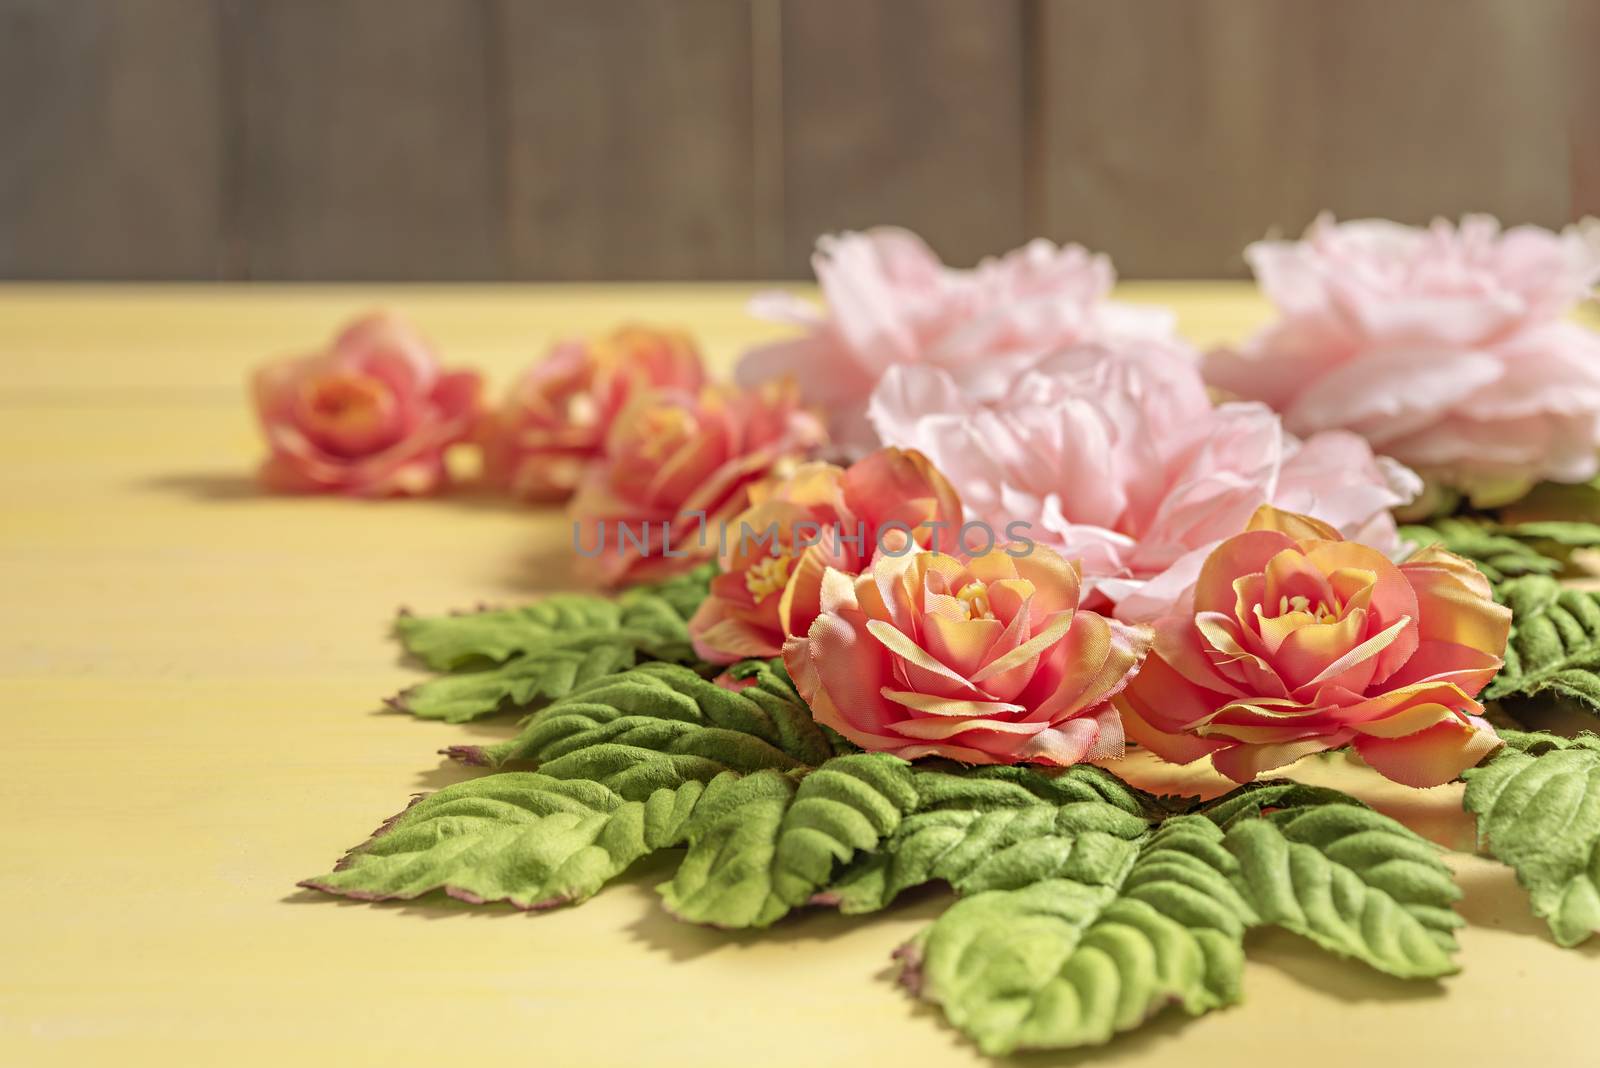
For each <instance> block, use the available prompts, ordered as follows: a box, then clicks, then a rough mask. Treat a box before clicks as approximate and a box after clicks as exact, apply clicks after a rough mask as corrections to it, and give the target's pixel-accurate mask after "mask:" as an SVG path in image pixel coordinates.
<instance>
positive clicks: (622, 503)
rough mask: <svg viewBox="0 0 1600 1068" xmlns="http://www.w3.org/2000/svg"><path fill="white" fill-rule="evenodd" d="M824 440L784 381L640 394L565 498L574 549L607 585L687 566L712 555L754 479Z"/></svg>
mask: <svg viewBox="0 0 1600 1068" xmlns="http://www.w3.org/2000/svg"><path fill="white" fill-rule="evenodd" d="M825 437H826V435H825V433H824V432H823V429H822V424H821V421H820V420H818V419H817V417H816V416H815V415H813V414H812V413H811V412H809V411H807V410H806V409H804V408H802V407H800V403H799V399H798V396H797V391H796V390H795V388H794V387H793V385H792V384H791V383H784V382H771V383H768V384H767V385H766V386H764V387H762V388H761V389H758V390H752V391H747V392H742V391H739V390H736V389H732V388H723V387H706V388H705V389H702V390H700V391H699V392H697V393H696V392H689V391H684V390H653V391H645V392H639V393H637V394H635V396H634V397H633V399H632V400H631V401H630V402H629V403H628V405H627V407H625V408H624V409H623V410H622V411H621V412H620V413H619V414H618V416H617V418H616V420H615V421H614V422H613V423H612V426H611V432H610V433H609V434H607V435H606V446H605V456H604V458H603V459H602V460H601V461H600V462H598V463H596V464H594V465H591V466H590V468H589V469H588V471H587V472H586V473H585V474H584V476H583V479H582V480H581V481H580V483H579V485H578V491H577V493H576V494H575V495H574V496H573V498H572V503H571V505H570V510H571V513H572V517H573V542H574V548H576V549H577V551H578V554H579V555H580V556H581V557H583V558H584V561H585V563H586V565H587V566H588V568H589V569H590V570H591V571H592V572H593V574H594V577H595V578H597V579H598V580H599V581H601V582H603V583H605V584H606V585H613V586H614V585H619V584H621V583H624V582H644V581H649V580H652V579H658V578H662V577H664V576H667V575H671V574H674V573H677V572H680V571H684V570H687V569H688V568H691V567H693V566H694V565H695V564H697V563H700V562H703V561H705V560H709V559H711V558H712V557H713V556H715V555H716V552H717V531H718V530H720V529H722V528H723V527H724V526H725V525H726V524H727V522H728V520H730V519H732V518H733V517H734V516H736V515H738V514H739V513H740V512H742V511H744V509H745V508H746V507H748V505H749V503H750V487H751V486H752V485H754V484H755V483H757V482H759V481H761V480H762V479H765V478H767V477H769V476H771V475H773V474H774V473H782V472H783V471H785V470H786V469H788V468H792V467H793V466H795V465H797V464H798V463H799V462H800V461H802V460H804V459H807V458H809V456H810V454H811V453H812V452H814V451H815V450H816V449H817V448H818V447H819V446H820V445H821V444H822V442H823V441H824V440H825Z"/></svg>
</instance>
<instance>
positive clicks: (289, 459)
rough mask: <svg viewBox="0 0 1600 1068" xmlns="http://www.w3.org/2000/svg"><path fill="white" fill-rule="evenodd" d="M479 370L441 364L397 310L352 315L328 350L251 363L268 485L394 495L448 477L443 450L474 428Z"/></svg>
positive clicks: (425, 488) (423, 489) (422, 489)
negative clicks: (257, 365)
mask: <svg viewBox="0 0 1600 1068" xmlns="http://www.w3.org/2000/svg"><path fill="white" fill-rule="evenodd" d="M479 386H480V382H479V379H478V376H477V375H476V374H475V373H473V372H470V371H451V372H446V371H443V370H441V369H440V368H439V361H438V359H437V357H436V356H435V355H434V352H433V349H432V348H431V347H430V346H429V345H428V343H427V341H425V340H424V339H423V338H422V336H421V335H420V334H418V333H417V332H416V331H415V330H414V329H413V328H412V327H411V326H410V325H409V324H408V323H406V322H405V321H404V320H403V319H401V318H400V317H399V316H397V315H393V314H388V313H376V314H372V315H368V316H365V317H363V318H361V319H358V320H356V321H355V322H354V323H352V324H350V326H348V327H346V328H345V330H344V331H343V332H342V333H340V334H339V336H338V337H337V338H335V339H334V341H333V343H332V344H331V345H330V346H329V347H328V348H327V349H325V350H323V351H321V352H318V353H315V354H313V355H310V356H304V357H299V358H291V359H287V360H280V361H277V362H275V363H271V364H268V365H267V366H265V367H263V368H261V369H260V370H258V371H257V372H256V374H255V380H254V392H255V405H256V414H257V416H258V417H259V419H260V420H261V428H262V430H263V432H264V433H265V434H266V438H267V444H268V446H269V447H270V448H271V450H272V453H271V455H270V456H269V457H268V458H267V460H266V461H265V463H263V465H262V467H261V480H262V482H263V484H265V485H266V486H267V487H268V488H269V489H273V490H277V491H280V492H285V493H343V494H348V495H351V496H358V497H395V496H407V495H414V494H423V493H430V492H432V491H434V490H436V489H438V488H439V487H440V486H441V485H442V484H443V483H444V482H445V481H446V480H447V477H448V474H447V472H446V469H445V463H444V454H445V450H446V449H447V448H448V447H449V446H451V445H453V444H455V443H456V442H459V441H462V440H464V439H465V438H467V437H468V436H469V434H470V433H471V431H472V426H473V422H474V420H475V419H476V418H477V411H478V393H479Z"/></svg>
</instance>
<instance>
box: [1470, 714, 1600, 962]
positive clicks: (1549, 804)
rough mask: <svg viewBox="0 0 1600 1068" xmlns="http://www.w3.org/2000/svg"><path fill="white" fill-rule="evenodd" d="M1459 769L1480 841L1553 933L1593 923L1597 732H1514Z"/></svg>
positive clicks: (1599, 834)
mask: <svg viewBox="0 0 1600 1068" xmlns="http://www.w3.org/2000/svg"><path fill="white" fill-rule="evenodd" d="M1463 777H1464V778H1465V779H1466V780H1467V790H1466V796H1465V798H1464V801H1463V803H1464V805H1465V806H1466V809H1467V811H1468V812H1471V813H1473V814H1474V815H1476V816H1477V818H1478V846H1479V848H1480V849H1483V850H1485V851H1486V852H1488V853H1489V854H1490V855H1491V856H1493V857H1495V858H1497V859H1499V860H1501V861H1503V862H1505V863H1506V864H1509V865H1511V867H1512V868H1514V869H1515V870H1516V873H1517V881H1518V882H1520V883H1521V884H1522V885H1523V886H1524V887H1525V888H1526V889H1527V891H1528V894H1529V897H1530V898H1531V899H1532V902H1533V912H1534V915H1536V916H1541V917H1543V918H1544V919H1545V920H1546V921H1547V922H1548V923H1549V924H1550V931H1551V934H1552V935H1553V936H1554V937H1555V940H1556V941H1557V942H1558V943H1560V944H1561V945H1563V946H1575V945H1577V944H1578V943H1580V942H1583V941H1584V940H1586V939H1587V938H1588V937H1589V936H1590V935H1591V934H1593V933H1595V932H1596V931H1600V739H1597V738H1596V737H1595V736H1594V735H1592V734H1584V735H1580V736H1579V737H1578V738H1577V739H1574V740H1572V741H1570V742H1563V740H1560V739H1556V738H1554V737H1553V736H1550V735H1543V736H1532V735H1518V736H1517V737H1516V739H1515V741H1512V740H1509V739H1508V745H1507V747H1506V748H1505V749H1503V750H1501V751H1500V753H1499V754H1498V755H1497V756H1495V757H1494V758H1493V759H1492V760H1490V761H1488V762H1487V763H1486V764H1482V765H1480V766H1478V767H1476V768H1471V769H1469V770H1468V771H1467V772H1465V773H1464V775H1463Z"/></svg>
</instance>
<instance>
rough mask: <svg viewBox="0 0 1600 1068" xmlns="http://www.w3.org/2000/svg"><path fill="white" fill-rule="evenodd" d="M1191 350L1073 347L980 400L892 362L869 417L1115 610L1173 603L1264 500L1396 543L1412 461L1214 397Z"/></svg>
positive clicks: (941, 374)
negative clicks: (1306, 434)
mask: <svg viewBox="0 0 1600 1068" xmlns="http://www.w3.org/2000/svg"><path fill="white" fill-rule="evenodd" d="M1197 360H1198V356H1197V354H1196V353H1194V351H1193V350H1192V349H1189V348H1187V347H1186V346H1183V345H1181V344H1180V343H1178V342H1176V341H1157V340H1152V339H1122V340H1118V341H1116V342H1104V343H1098V344H1089V345H1079V346H1075V347H1072V348H1069V349H1065V350H1063V351H1060V352H1058V353H1056V354H1054V355H1053V356H1050V357H1048V358H1046V359H1044V360H1041V361H1039V362H1038V363H1037V364H1036V365H1035V366H1034V367H1033V368H1031V369H1030V370H1029V371H1027V372H1026V373H1024V374H1023V375H1021V376H1020V377H1019V378H1018V380H1017V381H1016V383H1015V384H1014V386H1013V388H1012V390H1011V392H1010V393H1009V394H1008V395H1007V396H1006V397H1004V398H1003V399H999V400H992V401H989V402H984V401H982V400H980V399H978V398H976V397H974V396H972V395H970V394H969V393H968V392H967V391H965V390H963V389H962V388H961V386H960V384H959V382H958V381H957V380H956V379H955V378H954V377H953V376H952V375H950V374H949V373H947V372H945V371H943V370H940V369H937V368H933V367H927V366H912V365H908V366H903V367H896V368H892V369H891V370H890V371H889V372H888V374H887V375H886V376H885V377H884V381H883V383H882V384H881V385H880V386H879V388H878V389H877V390H876V391H875V392H874V394H873V398H872V405H871V418H872V422H873V425H874V426H875V427H876V428H877V431H878V433H879V435H880V436H881V437H882V438H883V440H884V441H886V442H888V443H890V444H893V445H898V446H900V447H902V448H914V449H918V450H920V451H922V452H923V453H925V454H927V456H928V457H929V459H930V460H932V462H933V463H934V465H935V466H937V467H938V468H939V469H940V470H941V471H943V472H944V473H945V475H946V476H947V477H948V478H949V479H950V481H951V484H952V485H954V486H955V488H956V491H957V492H958V493H959V494H960V495H961V499H962V501H963V502H964V504H965V505H966V508H967V512H968V514H969V516H971V517H973V518H977V519H982V520H984V521H985V522H987V523H989V524H990V525H991V526H993V527H995V528H996V529H1006V530H1008V531H1010V532H1011V534H1012V536H1013V537H1026V538H1027V539H1029V540H1035V541H1039V542H1042V543H1043V544H1046V545H1049V546H1051V547H1053V548H1055V549H1056V550H1058V551H1059V552H1060V553H1061V554H1062V555H1064V556H1067V557H1069V558H1071V559H1075V560H1079V561H1080V562H1081V563H1082V567H1083V573H1084V575H1085V578H1086V580H1087V582H1088V586H1089V588H1090V589H1091V590H1093V591H1094V592H1095V593H1096V594H1098V595H1100V596H1102V597H1104V598H1106V599H1107V600H1109V601H1110V602H1112V603H1113V604H1115V605H1116V606H1117V615H1118V617H1119V618H1122V619H1126V620H1147V619H1151V618H1154V617H1155V616H1158V615H1162V614H1164V613H1166V612H1167V611H1169V610H1170V609H1171V608H1172V606H1173V604H1174V603H1175V602H1176V601H1177V599H1178V598H1179V597H1180V596H1181V595H1182V594H1183V592H1184V590H1186V589H1187V588H1188V587H1189V586H1190V585H1191V584H1192V583H1193V581H1194V578H1195V576H1196V575H1197V574H1198V573H1199V569H1200V564H1201V562H1202V561H1203V560H1204V559H1205V556H1206V554H1207V553H1209V552H1210V551H1211V549H1212V548H1213V547H1214V546H1215V545H1216V544H1217V543H1218V542H1220V541H1221V540H1222V539H1223V538H1225V537H1227V536H1229V535H1231V534H1233V533H1236V532H1237V531H1238V530H1240V529H1241V528H1242V527H1243V526H1244V524H1245V522H1246V521H1247V520H1248V519H1249V518H1250V515H1251V513H1252V512H1254V511H1255V509H1256V508H1257V507H1259V506H1260V505H1262V504H1269V503H1270V504H1276V505H1279V506H1281V507H1287V508H1296V509H1300V510H1303V511H1307V512H1314V513H1315V514H1317V515H1318V516H1321V517H1322V518H1323V519H1325V520H1327V521H1328V522H1330V523H1332V524H1333V525H1334V526H1335V527H1337V528H1339V529H1340V530H1342V531H1343V532H1345V533H1346V534H1349V535H1350V536H1352V537H1360V538H1361V539H1362V540H1364V541H1367V542H1370V543H1373V544H1377V545H1379V546H1380V547H1382V548H1383V549H1385V550H1386V551H1390V550H1392V551H1398V548H1399V544H1400V543H1399V539H1398V535H1397V534H1396V531H1395V526H1394V521H1393V519H1392V518H1391V516H1390V514H1389V509H1390V508H1392V507H1394V506H1395V505H1398V504H1403V503H1404V502H1405V501H1407V500H1409V499H1410V498H1411V497H1412V496H1413V495H1414V494H1415V493H1416V491H1417V489H1418V488H1419V484H1418V482H1417V479H1416V477H1415V476H1414V475H1412V474H1411V472H1409V471H1407V470H1406V469H1404V468H1402V467H1400V466H1399V465H1397V464H1394V463H1392V462H1390V461H1387V460H1384V459H1381V458H1378V457H1374V456H1373V454H1372V450H1371V449H1370V448H1369V447H1368V446H1367V444H1366V443H1365V442H1364V441H1362V440H1361V439H1360V438H1359V437H1356V436H1355V435H1352V434H1346V433H1339V432H1329V433H1324V434H1317V435H1314V436H1313V437H1311V438H1309V439H1307V440H1305V441H1300V440H1298V439H1296V438H1294V437H1293V436H1291V435H1289V434H1286V433H1284V431H1283V428H1282V427H1281V426H1280V424H1279V421H1278V418H1277V416H1276V415H1274V414H1273V413H1272V412H1271V411H1269V410H1268V409H1267V408H1265V407H1263V406H1262V405H1259V404H1227V405H1222V406H1220V407H1216V408H1213V406H1212V405H1211V402H1210V401H1209V400H1208V398H1207V395H1206V389H1205V385H1204V383H1203V382H1202V381H1201V379H1200V375H1199V372H1198V370H1197V368H1196V362H1197ZM1018 524H1020V525H1018Z"/></svg>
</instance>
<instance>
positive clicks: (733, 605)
mask: <svg viewBox="0 0 1600 1068" xmlns="http://www.w3.org/2000/svg"><path fill="white" fill-rule="evenodd" d="M750 497H751V502H752V503H751V506H750V507H749V508H748V509H746V510H745V511H744V512H742V513H740V514H739V516H738V517H736V518H735V519H734V520H733V521H732V522H730V523H729V524H728V531H727V536H726V538H725V539H721V540H724V541H725V542H726V545H725V547H723V549H722V552H721V558H720V560H719V561H718V562H719V565H720V567H721V569H722V574H720V575H718V576H717V577H716V578H714V579H713V580H712V581H711V592H710V595H709V596H708V597H707V598H706V599H705V600H704V601H702V602H701V603H700V607H699V609H698V610H697V611H696V612H695V614H694V618H692V619H691V620H689V633H690V635H691V636H692V637H693V639H694V647H695V651H696V653H698V654H699V656H700V658H701V659H702V660H705V661H707V662H708V663H712V664H731V663H733V662H734V661H735V660H740V659H744V658H747V657H759V658H762V659H767V658H770V657H775V656H777V655H778V654H779V653H781V652H782V651H783V643H784V640H785V639H786V638H788V637H791V636H793V635H795V634H805V633H806V631H807V630H809V629H810V627H811V622H812V620H814V619H816V618H817V613H818V612H819V611H821V604H822V576H823V573H824V572H825V571H827V570H828V569H829V568H833V569H835V570H839V571H843V572H845V573H847V574H851V575H854V574H856V573H857V572H858V571H860V570H861V569H862V568H863V567H865V566H867V565H868V564H869V563H871V561H872V560H873V559H874V557H875V555H876V553H877V551H878V548H879V546H886V547H890V548H889V551H897V550H898V549H900V548H902V547H903V546H904V545H905V544H906V542H905V541H902V540H900V539H902V538H904V539H908V540H909V541H911V542H914V543H916V544H917V545H919V546H921V547H923V548H933V549H944V550H950V549H954V548H955V546H956V543H957V539H958V538H959V535H960V528H961V519H962V513H961V501H960V499H959V498H958V497H957V496H956V494H955V491H954V490H953V489H951V488H950V483H949V482H947V481H946V480H945V478H944V476H943V475H941V474H939V472H938V471H936V470H934V469H933V467H932V465H930V464H929V463H928V461H927V459H926V458H925V457H923V456H922V455H920V454H918V453H915V452H902V451H901V450H899V449H879V450H877V451H876V452H874V453H872V454H870V455H868V456H867V457H866V458H865V459H862V460H860V461H858V462H856V463H854V464H851V465H850V466H849V467H848V468H840V467H837V466H835V465H834V464H829V463H821V462H817V463H809V464H803V465H801V467H800V468H799V469H798V470H797V471H795V472H794V473H793V474H792V475H790V476H789V477H787V478H784V479H778V480H774V481H772V482H769V483H762V484H758V485H756V486H753V487H751V490H750ZM769 532H770V536H768V534H769ZM891 539H894V541H893V544H892V546H891Z"/></svg>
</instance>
